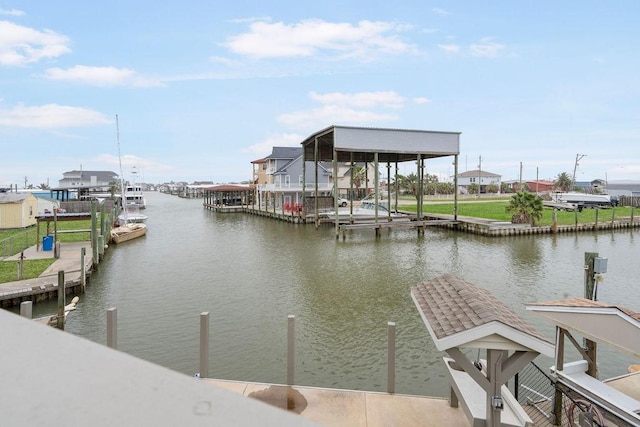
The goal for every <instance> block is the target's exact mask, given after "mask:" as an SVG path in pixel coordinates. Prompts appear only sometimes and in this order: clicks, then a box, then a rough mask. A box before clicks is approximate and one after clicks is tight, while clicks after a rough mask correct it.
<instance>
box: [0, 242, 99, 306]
mask: <svg viewBox="0 0 640 427" xmlns="http://www.w3.org/2000/svg"><path fill="white" fill-rule="evenodd" d="M82 248H85V259H84V262H85V271H86V272H90V271H91V266H92V263H93V256H92V252H91V242H90V241H83V242H73V243H60V256H59V257H58V258H57V259H56V260H55V261H54V262H53V263H52V264H51V265H50V266H49V267H48V268H47V269H46V270H45V271H43V272H42V274H41V275H40V276H39V277H36V278H33V279H27V280H16V281H13V282H5V283H0V304H1V305H2V306H3V307H4V306H6V303H5V302H6V301H7V300H16V299H21V298H26V297H27V296H29V295H31V296H33V295H38V294H42V293H44V292H51V291H55V292H57V289H58V272H59V271H64V279H65V280H64V281H65V285H67V284H68V285H69V286H72V285H73V286H77V285H78V284H79V283H81V281H82V277H81V275H82V268H81V251H82ZM23 253H24V257H25V259H26V260H33V259H47V258H53V257H54V256H53V255H54V253H53V251H43V250H42V249H41V250H39V251H38V250H36V247H35V246H32V247H30V248H28V249H26V250H24V252H23ZM19 257H20V254H16V255H13V256H11V257H9V258H6V260H5V261H13V260H18V259H19ZM0 262H4V261H0ZM29 299H30V298H29Z"/></svg>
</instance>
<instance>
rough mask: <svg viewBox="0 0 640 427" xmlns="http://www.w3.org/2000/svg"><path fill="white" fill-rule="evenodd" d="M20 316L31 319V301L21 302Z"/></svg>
mask: <svg viewBox="0 0 640 427" xmlns="http://www.w3.org/2000/svg"><path fill="white" fill-rule="evenodd" d="M20 316H22V317H26V318H27V319H32V318H33V301H23V302H21V303H20Z"/></svg>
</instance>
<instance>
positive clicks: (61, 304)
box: [56, 271, 66, 330]
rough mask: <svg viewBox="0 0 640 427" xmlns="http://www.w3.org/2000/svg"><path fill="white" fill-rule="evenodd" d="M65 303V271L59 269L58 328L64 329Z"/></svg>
mask: <svg viewBox="0 0 640 427" xmlns="http://www.w3.org/2000/svg"><path fill="white" fill-rule="evenodd" d="M65 305H66V303H65V290H64V271H58V318H57V319H56V328H58V329H62V330H64V306H65Z"/></svg>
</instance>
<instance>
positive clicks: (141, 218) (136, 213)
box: [118, 205, 148, 224]
mask: <svg viewBox="0 0 640 427" xmlns="http://www.w3.org/2000/svg"><path fill="white" fill-rule="evenodd" d="M147 218H148V216H147V215H145V214H143V213H141V212H140V208H138V207H137V206H135V205H125V206H124V207H123V208H122V213H121V214H120V215H118V223H119V224H130V223H141V222H145V221H146V220H147Z"/></svg>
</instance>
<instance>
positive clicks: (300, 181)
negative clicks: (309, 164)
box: [298, 175, 302, 187]
mask: <svg viewBox="0 0 640 427" xmlns="http://www.w3.org/2000/svg"><path fill="white" fill-rule="evenodd" d="M298 184H300V187H302V175H299V176H298Z"/></svg>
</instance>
